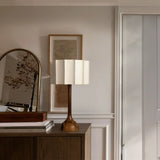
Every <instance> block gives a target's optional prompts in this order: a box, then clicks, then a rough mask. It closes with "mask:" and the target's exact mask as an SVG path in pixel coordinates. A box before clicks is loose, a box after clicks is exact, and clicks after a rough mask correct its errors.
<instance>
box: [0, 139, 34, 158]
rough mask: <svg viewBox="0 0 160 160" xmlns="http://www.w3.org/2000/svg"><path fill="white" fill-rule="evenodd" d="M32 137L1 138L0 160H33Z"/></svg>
mask: <svg viewBox="0 0 160 160" xmlns="http://www.w3.org/2000/svg"><path fill="white" fill-rule="evenodd" d="M34 149H35V148H34V145H33V138H32V137H1V138H0V160H35V156H34V153H35V152H34Z"/></svg>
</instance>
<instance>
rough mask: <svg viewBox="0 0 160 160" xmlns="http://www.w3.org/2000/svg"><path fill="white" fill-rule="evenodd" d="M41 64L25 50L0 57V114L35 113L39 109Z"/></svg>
mask: <svg viewBox="0 0 160 160" xmlns="http://www.w3.org/2000/svg"><path fill="white" fill-rule="evenodd" d="M40 71H41V70H40V63H39V60H38V58H37V57H36V56H35V55H34V54H33V53H32V52H30V51H28V50H25V49H13V50H10V51H8V52H6V53H4V54H3V55H2V56H1V57H0V112H35V111H37V110H38V109H39V93H40Z"/></svg>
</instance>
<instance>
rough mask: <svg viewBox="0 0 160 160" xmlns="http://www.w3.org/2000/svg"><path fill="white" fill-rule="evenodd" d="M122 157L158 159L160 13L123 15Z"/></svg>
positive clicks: (129, 159)
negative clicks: (159, 14)
mask: <svg viewBox="0 0 160 160" xmlns="http://www.w3.org/2000/svg"><path fill="white" fill-rule="evenodd" d="M122 21H123V23H122V24H123V25H122V48H123V51H122V52H123V58H122V59H123V76H122V77H123V98H122V99H123V100H122V107H123V147H122V149H123V160H158V159H159V158H160V157H159V155H160V154H159V153H160V151H159V150H160V148H159V143H160V142H159V143H158V141H159V140H160V139H159V136H158V135H159V128H160V127H158V126H159V125H158V110H159V109H158V108H159V107H160V16H158V15H124V16H123V20H122Z"/></svg>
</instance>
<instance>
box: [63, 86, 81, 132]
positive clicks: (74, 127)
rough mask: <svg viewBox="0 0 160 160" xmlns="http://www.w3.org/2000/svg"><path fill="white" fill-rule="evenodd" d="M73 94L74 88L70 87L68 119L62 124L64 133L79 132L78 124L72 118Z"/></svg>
mask: <svg viewBox="0 0 160 160" xmlns="http://www.w3.org/2000/svg"><path fill="white" fill-rule="evenodd" d="M71 93H72V86H71V85H68V116H67V119H66V120H65V121H64V122H63V123H62V131H65V132H75V131H78V130H79V127H78V124H77V123H76V122H75V121H74V120H73V118H72V108H71V97H72V96H71Z"/></svg>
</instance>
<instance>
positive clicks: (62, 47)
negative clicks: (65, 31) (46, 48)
mask: <svg viewBox="0 0 160 160" xmlns="http://www.w3.org/2000/svg"><path fill="white" fill-rule="evenodd" d="M54 54H55V59H77V40H55V41H54Z"/></svg>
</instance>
